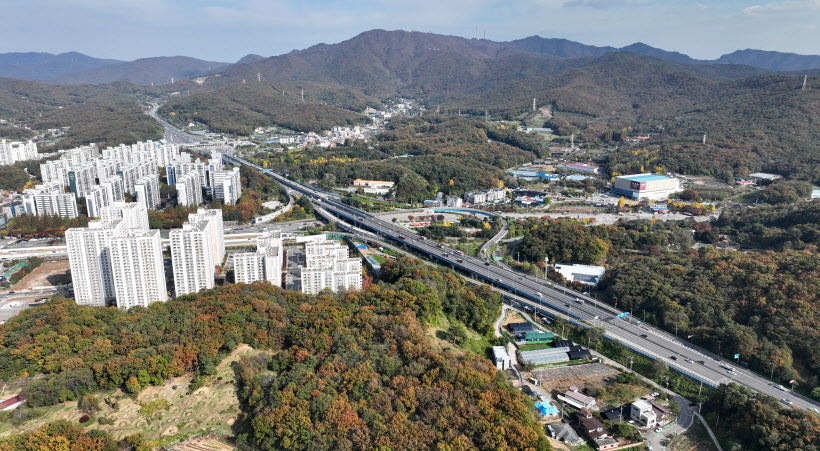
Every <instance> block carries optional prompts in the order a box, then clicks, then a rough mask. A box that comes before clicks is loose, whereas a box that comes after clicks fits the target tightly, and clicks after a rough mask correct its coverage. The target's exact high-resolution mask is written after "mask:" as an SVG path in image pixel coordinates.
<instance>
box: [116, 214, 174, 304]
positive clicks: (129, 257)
mask: <svg viewBox="0 0 820 451" xmlns="http://www.w3.org/2000/svg"><path fill="white" fill-rule="evenodd" d="M110 247H111V267H112V269H113V275H114V289H115V291H116V295H117V307H119V308H121V309H128V308H131V307H135V306H143V307H148V305H149V304H151V303H153V302H158V301H161V302H164V301H166V300H167V299H168V291H167V287H166V285H165V271H164V269H163V265H162V245H161V244H160V235H159V230H136V229H131V230H128V231H126V232H125V233H124V234H123V235H121V236H116V237H113V238H111V241H110Z"/></svg>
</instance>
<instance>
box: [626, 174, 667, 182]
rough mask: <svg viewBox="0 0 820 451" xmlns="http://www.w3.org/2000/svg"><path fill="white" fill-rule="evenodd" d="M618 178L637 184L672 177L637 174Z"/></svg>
mask: <svg viewBox="0 0 820 451" xmlns="http://www.w3.org/2000/svg"><path fill="white" fill-rule="evenodd" d="M618 178H621V179H626V180H632V181H635V182H651V181H655V180H666V179H670V178H672V177H669V176H666V175H662V174H635V175H622V176H619V177H618Z"/></svg>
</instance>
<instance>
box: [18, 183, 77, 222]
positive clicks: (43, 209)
mask: <svg viewBox="0 0 820 451" xmlns="http://www.w3.org/2000/svg"><path fill="white" fill-rule="evenodd" d="M23 193H24V194H23V205H25V209H26V214H29V215H37V216H62V217H65V218H69V219H74V218H76V217H77V216H78V215H79V212H78V210H77V198H76V197H75V196H74V194H72V193H66V192H65V191H64V189H63V186H62V185H61V184H60V183H59V182H51V183H42V184H39V185H36V186H35V187H34V188H26V189H25V190H23Z"/></svg>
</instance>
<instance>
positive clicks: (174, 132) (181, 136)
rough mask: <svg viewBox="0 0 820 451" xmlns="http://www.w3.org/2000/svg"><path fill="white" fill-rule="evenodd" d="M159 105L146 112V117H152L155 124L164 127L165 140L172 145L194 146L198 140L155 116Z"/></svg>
mask: <svg viewBox="0 0 820 451" xmlns="http://www.w3.org/2000/svg"><path fill="white" fill-rule="evenodd" d="M158 108H159V105H154V106H153V107H151V109H150V110H149V111H148V115H149V116H151V117H153V118H154V119H155V120H156V121H157V122H159V123H160V124H161V125H162V126H163V127H165V140H166V141H168V142H169V143H172V144H177V145H183V144H196V143H198V142H199V141H200V140H199V139H198V138H197V137H195V136H193V135H189V134H188V133H185V132H182V131H180V130H179V128H177V127H175V126H174V125H172V124H171V123H170V122H168V121H166V120H165V119H163V118H161V117H159V116H158V115H157V109H158Z"/></svg>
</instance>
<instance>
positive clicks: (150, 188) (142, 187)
mask: <svg viewBox="0 0 820 451" xmlns="http://www.w3.org/2000/svg"><path fill="white" fill-rule="evenodd" d="M134 191H136V192H137V202H140V203H142V204H143V205H145V208H147V209H148V210H152V211H153V210H157V209H159V207H160V205H161V204H160V198H159V177H158V176H157V175H155V174H150V175H146V176H144V177H142V178H140V179H138V180H137V181H136V183H135V184H134Z"/></svg>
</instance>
